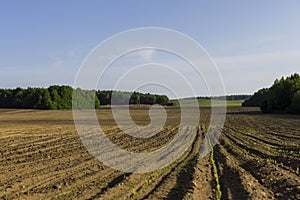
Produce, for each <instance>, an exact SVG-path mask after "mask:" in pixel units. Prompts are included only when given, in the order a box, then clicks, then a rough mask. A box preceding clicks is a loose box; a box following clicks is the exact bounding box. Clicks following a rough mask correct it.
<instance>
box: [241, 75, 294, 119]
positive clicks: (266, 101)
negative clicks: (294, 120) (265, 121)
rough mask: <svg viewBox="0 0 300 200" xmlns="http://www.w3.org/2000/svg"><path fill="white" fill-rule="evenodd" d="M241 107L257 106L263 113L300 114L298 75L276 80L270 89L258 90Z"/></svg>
mask: <svg viewBox="0 0 300 200" xmlns="http://www.w3.org/2000/svg"><path fill="white" fill-rule="evenodd" d="M242 106H244V107H257V106H259V107H260V108H261V110H262V111H263V112H264V113H289V114H300V75H299V74H297V73H295V74H292V75H291V76H289V77H286V78H284V77H282V78H281V79H276V80H275V82H274V83H273V85H272V86H271V87H270V88H263V89H260V90H259V91H257V92H256V93H254V95H253V96H251V97H250V98H249V99H248V100H246V101H244V102H243V104H242Z"/></svg>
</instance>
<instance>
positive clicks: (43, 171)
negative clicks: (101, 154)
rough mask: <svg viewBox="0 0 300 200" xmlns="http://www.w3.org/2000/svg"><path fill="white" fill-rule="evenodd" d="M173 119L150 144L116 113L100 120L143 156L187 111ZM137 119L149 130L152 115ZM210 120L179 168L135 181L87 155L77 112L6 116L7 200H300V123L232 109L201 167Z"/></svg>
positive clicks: (139, 111) (136, 112)
mask: <svg viewBox="0 0 300 200" xmlns="http://www.w3.org/2000/svg"><path fill="white" fill-rule="evenodd" d="M167 112H168V120H167V123H166V125H165V127H164V129H163V130H162V131H161V132H160V133H158V134H157V135H156V136H153V137H151V138H150V139H134V138H132V137H130V136H128V135H126V134H124V133H123V132H122V131H121V130H120V129H119V128H118V127H117V126H116V124H115V123H114V121H113V120H112V116H111V113H110V110H109V109H101V110H99V111H98V113H97V114H98V118H99V121H100V124H101V125H102V128H103V130H104V132H105V133H106V134H107V136H108V137H109V138H110V139H111V140H112V141H113V142H114V143H115V144H117V145H118V146H120V147H122V148H125V149H127V150H130V151H133V152H142V151H153V150H155V149H158V148H159V147H161V146H163V145H165V144H166V143H168V142H169V141H171V140H172V138H173V137H174V135H175V134H176V131H177V129H178V123H179V116H180V115H179V111H178V110H177V109H174V108H172V109H171V108H170V109H168V110H167ZM131 114H132V118H133V119H134V120H135V121H136V123H137V124H147V123H149V117H148V112H147V109H146V108H136V109H133V110H132V113H131ZM209 117H210V114H209V109H208V108H203V109H202V110H201V123H200V128H199V127H195V130H196V129H197V130H198V131H197V136H196V139H195V140H194V142H193V144H192V146H191V147H190V148H189V149H188V150H187V151H186V153H185V154H184V155H182V156H181V157H180V158H179V159H178V160H177V161H176V162H174V163H172V164H171V165H169V166H168V167H166V168H163V169H161V170H158V171H155V172H152V173H146V174H131V173H124V172H120V171H116V170H113V169H111V168H109V167H106V166H105V165H103V164H101V163H100V162H98V161H97V160H96V159H95V158H93V157H92V156H91V155H90V154H89V153H88V152H87V151H86V149H85V147H84V146H83V145H82V144H81V142H80V140H79V137H78V135H77V133H76V131H75V127H74V122H73V119H72V112H71V111H33V110H0V137H1V140H0V145H1V150H0V160H1V164H0V170H1V172H0V197H1V198H2V199H15V198H18V199H217V198H218V197H220V194H221V197H222V199H300V177H299V173H300V172H299V167H300V164H299V163H300V147H299V146H300V118H299V117H296V116H288V115H264V114H261V113H260V112H258V110H257V109H243V108H230V109H229V110H228V114H227V120H226V123H225V128H224V130H223V133H222V136H221V138H220V140H219V143H218V144H217V145H216V146H215V147H214V150H213V152H212V153H213V154H211V155H208V156H206V157H205V158H203V159H200V160H199V159H198V157H197V152H198V151H199V148H200V146H201V144H202V140H203V137H204V135H205V130H206V128H207V123H208V121H209ZM214 166H215V168H214ZM216 175H217V177H218V178H217V179H218V180H216ZM218 183H219V186H218ZM218 190H219V191H218Z"/></svg>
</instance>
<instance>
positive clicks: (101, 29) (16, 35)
mask: <svg viewBox="0 0 300 200" xmlns="http://www.w3.org/2000/svg"><path fill="white" fill-rule="evenodd" d="M0 5H1V6H0V37H1V39H0V87H1V88H3V87H5V88H7V87H9V88H11V87H17V86H21V87H28V86H32V87H35V86H36V87H39V86H44V87H46V86H49V85H53V84H69V85H72V84H73V82H74V78H75V75H76V72H77V70H78V69H79V67H80V64H81V63H82V61H83V60H84V58H85V57H86V56H87V55H88V53H89V52H90V51H91V50H92V49H93V48H94V47H95V46H96V45H98V44H99V43H100V42H102V41H103V40H105V39H106V38H108V37H110V36H111V35H113V34H117V33H119V32H121V31H125V30H128V29H132V28H139V27H149V26H150V27H153V26H154V27H164V28H170V29H174V30H177V31H180V32H182V33H184V34H187V35H189V36H190V37H192V38H194V39H195V40H196V41H197V42H198V43H200V44H201V45H202V46H203V47H204V48H205V49H206V50H207V52H208V53H209V54H210V56H211V57H212V58H213V59H214V61H215V63H216V64H217V66H218V68H219V70H220V72H221V75H222V77H223V81H224V84H225V88H226V92H227V93H228V94H244V93H245V94H250V93H253V92H255V91H256V90H257V89H259V88H262V87H267V86H270V85H271V84H272V83H273V81H274V80H275V79H276V78H280V77H281V76H287V75H290V74H291V73H294V72H298V73H299V72H300V37H299V36H300V1H299V0H294V1H293V0H288V1H279V0H265V1H261V0H252V1H237V0H236V1H230V0H229V1H222V2H221V1H208V0H207V1H174V0H164V1H159V0H151V1H150V0H135V1H134V0H127V1H121V0H120V1H113V0H112V1H67V0H66V1H37V0H36V1H14V0H11V1H1V3H0ZM147 59H148V58H147ZM107 87H109V86H107ZM200 95H201V94H200Z"/></svg>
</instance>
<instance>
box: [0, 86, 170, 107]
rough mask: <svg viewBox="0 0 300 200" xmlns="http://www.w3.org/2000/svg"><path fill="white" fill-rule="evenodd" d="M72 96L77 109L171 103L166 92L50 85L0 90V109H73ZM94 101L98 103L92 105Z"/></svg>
mask: <svg viewBox="0 0 300 200" xmlns="http://www.w3.org/2000/svg"><path fill="white" fill-rule="evenodd" d="M72 95H74V96H75V97H76V98H75V100H74V102H73V103H74V104H73V106H74V108H85V109H91V105H93V107H94V108H96V109H97V108H100V105H110V104H111V102H112V103H113V104H117V105H122V104H128V99H129V104H150V105H152V104H160V105H170V104H171V103H170V102H169V98H168V97H167V96H165V95H156V94H150V93H146V94H144V93H140V92H133V93H130V92H119V91H100V90H98V91H96V90H82V89H80V88H77V89H73V88H72V87H70V86H65V85H63V86H58V85H53V86H50V87H48V88H31V87H29V88H26V89H24V88H20V87H18V88H15V89H0V108H26V109H49V110H61V109H72ZM93 102H95V103H94V104H93Z"/></svg>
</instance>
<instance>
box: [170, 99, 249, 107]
mask: <svg viewBox="0 0 300 200" xmlns="http://www.w3.org/2000/svg"><path fill="white" fill-rule="evenodd" d="M170 101H171V102H173V103H174V105H175V106H179V102H178V100H170ZM180 101H181V104H182V105H181V106H199V105H200V106H201V107H210V106H211V105H212V104H213V105H214V106H224V104H225V101H224V100H209V99H199V100H198V104H199V105H197V103H196V102H195V100H192V99H181V100H180ZM243 102H244V100H227V101H226V105H227V107H240V106H242V103H243Z"/></svg>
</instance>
